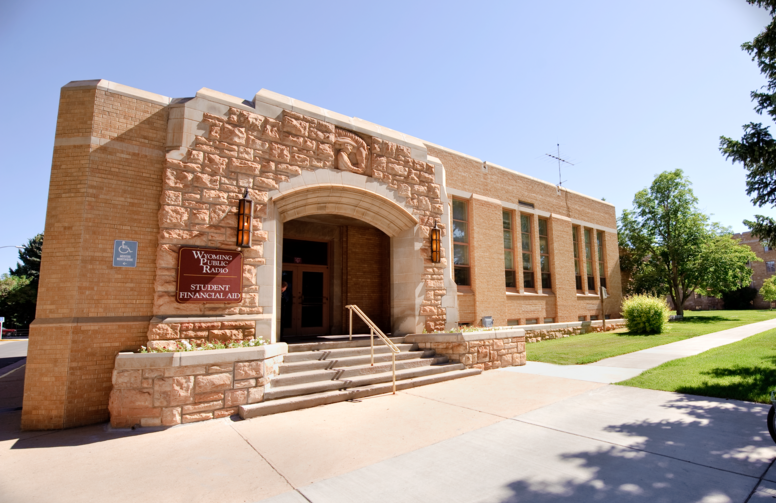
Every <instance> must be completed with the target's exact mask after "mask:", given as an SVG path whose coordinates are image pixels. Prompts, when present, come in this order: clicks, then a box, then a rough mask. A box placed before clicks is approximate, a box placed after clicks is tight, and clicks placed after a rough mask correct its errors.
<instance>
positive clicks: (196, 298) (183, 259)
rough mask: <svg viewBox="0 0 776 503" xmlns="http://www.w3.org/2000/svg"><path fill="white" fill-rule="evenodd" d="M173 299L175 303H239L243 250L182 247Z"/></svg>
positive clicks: (240, 298)
mask: <svg viewBox="0 0 776 503" xmlns="http://www.w3.org/2000/svg"><path fill="white" fill-rule="evenodd" d="M175 298H176V300H177V301H178V302H242V253H240V252H234V251H226V250H205V249H202V248H181V249H180V252H178V293H177V295H176V297H175Z"/></svg>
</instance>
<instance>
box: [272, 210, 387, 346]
mask: <svg viewBox="0 0 776 503" xmlns="http://www.w3.org/2000/svg"><path fill="white" fill-rule="evenodd" d="M280 255H281V257H282V273H281V305H280V312H281V316H280V338H281V340H283V341H286V342H294V340H300V338H304V337H309V336H318V335H330V334H346V333H348V329H349V327H348V321H349V320H348V316H347V311H346V310H345V306H346V305H349V304H355V305H358V306H359V307H360V308H361V309H362V310H363V311H364V312H365V313H366V314H367V316H369V318H370V319H371V320H372V321H374V322H375V324H377V326H378V327H380V329H381V330H383V332H386V333H388V332H390V331H391V281H390V238H389V236H388V235H387V234H385V233H384V232H382V231H381V230H380V229H377V228H376V227H374V226H373V225H370V224H368V223H366V222H364V221H362V220H359V219H355V218H352V217H346V216H342V215H331V214H321V215H309V216H304V217H300V218H297V219H294V220H290V221H287V222H285V223H284V226H283V241H282V253H281V254H280ZM353 329H354V333H364V332H367V333H368V328H367V326H366V325H365V324H364V323H363V322H362V321H361V320H360V319H358V318H356V319H355V320H354V323H353Z"/></svg>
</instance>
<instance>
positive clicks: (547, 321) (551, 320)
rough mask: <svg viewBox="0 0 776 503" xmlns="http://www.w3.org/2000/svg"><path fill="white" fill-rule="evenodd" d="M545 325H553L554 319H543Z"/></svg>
mask: <svg viewBox="0 0 776 503" xmlns="http://www.w3.org/2000/svg"><path fill="white" fill-rule="evenodd" d="M544 322H545V323H555V318H544Z"/></svg>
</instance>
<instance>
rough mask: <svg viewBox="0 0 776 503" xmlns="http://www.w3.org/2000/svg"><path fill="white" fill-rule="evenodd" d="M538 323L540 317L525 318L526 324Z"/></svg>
mask: <svg viewBox="0 0 776 503" xmlns="http://www.w3.org/2000/svg"><path fill="white" fill-rule="evenodd" d="M538 323H539V319H538V318H528V319H527V320H525V324H526V325H536V324H538Z"/></svg>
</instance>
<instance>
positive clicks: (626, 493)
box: [0, 324, 776, 503]
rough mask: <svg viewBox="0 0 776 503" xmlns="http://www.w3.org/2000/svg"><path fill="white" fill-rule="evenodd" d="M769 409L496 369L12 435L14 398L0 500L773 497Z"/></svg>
mask: <svg viewBox="0 0 776 503" xmlns="http://www.w3.org/2000/svg"><path fill="white" fill-rule="evenodd" d="M758 325H760V324H758ZM736 330H738V329H736ZM584 367H586V368H591V369H597V370H596V371H598V372H606V371H608V370H609V369H611V368H613V367H604V366H598V367H592V366H584ZM630 370H634V369H630ZM636 370H639V369H636ZM639 371H640V370H639ZM11 376H13V374H11ZM0 384H2V380H0ZM767 412H768V407H767V406H763V405H760V404H752V403H746V402H738V401H733V400H720V399H710V398H703V397H697V396H691V395H682V394H677V393H666V392H662V391H652V390H643V389H637V388H626V387H621V386H609V385H606V384H603V383H600V382H590V381H589V380H579V379H568V378H561V377H554V376H547V375H536V374H529V373H521V372H514V371H511V370H507V369H503V370H494V371H489V372H485V373H483V374H481V375H478V376H474V377H469V378H466V379H459V380H455V381H449V382H445V383H439V384H434V385H430V386H424V387H420V388H414V389H411V390H407V391H403V392H399V393H398V394H397V395H395V396H393V395H383V396H378V397H372V398H369V399H364V400H360V401H353V402H342V403H337V404H332V405H328V406H325V407H317V408H313V409H303V410H298V411H294V412H289V413H285V414H278V415H273V416H266V417H260V418H256V419H252V420H248V421H240V420H238V419H236V418H227V419H222V420H217V421H208V422H203V423H194V424H189V425H182V426H177V427H174V428H170V429H167V430H137V431H131V430H122V431H116V430H111V429H110V428H109V427H108V426H107V425H96V426H91V427H84V428H75V429H71V430H65V431H54V432H20V431H19V430H18V425H19V415H20V413H19V412H18V411H13V412H7V413H0V466H2V467H3V469H2V470H0V495H2V498H0V499H2V500H3V501H8V502H28V501H29V502H33V501H34V502H37V501H41V500H43V501H46V500H52V499H55V500H56V501H60V502H71V501H72V502H75V501H92V500H95V501H111V502H112V501H117V502H124V501H127V502H129V501H140V500H145V499H151V498H152V499H154V500H157V501H165V502H166V501H181V502H183V501H185V502H190V501H193V502H196V501H202V502H208V503H212V502H221V501H224V502H232V501H245V502H255V501H262V500H265V499H267V501H270V502H274V503H283V502H297V503H309V502H313V503H324V502H350V501H352V502H359V503H361V502H388V501H390V502H416V501H424V502H426V501H428V502H437V501H438V502H502V501H531V502H534V501H539V502H548V501H574V502H585V501H591V502H592V501H618V502H619V501H645V502H652V501H666V502H672V501H676V502H688V501H708V502H728V501H730V502H740V503H744V502H747V501H755V500H757V499H758V498H770V496H771V495H776V468H774V467H773V466H772V465H773V460H774V459H776V445H774V443H773V441H772V440H771V439H770V437H769V435H768V432H767V427H766V422H765V417H766V415H767ZM750 495H752V496H751V498H750Z"/></svg>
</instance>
